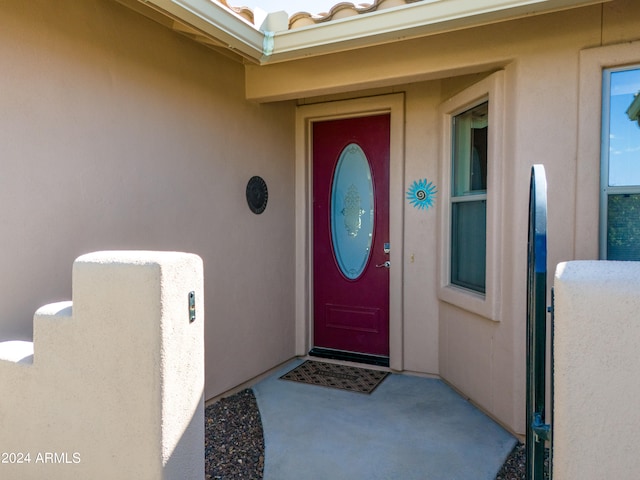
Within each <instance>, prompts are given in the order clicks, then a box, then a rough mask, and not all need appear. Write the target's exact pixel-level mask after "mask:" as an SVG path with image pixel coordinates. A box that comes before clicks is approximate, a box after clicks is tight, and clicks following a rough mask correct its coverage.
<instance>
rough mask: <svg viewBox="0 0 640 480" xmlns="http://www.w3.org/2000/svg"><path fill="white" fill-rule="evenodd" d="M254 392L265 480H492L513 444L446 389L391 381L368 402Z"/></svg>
mask: <svg viewBox="0 0 640 480" xmlns="http://www.w3.org/2000/svg"><path fill="white" fill-rule="evenodd" d="M302 361H303V360H294V361H292V362H290V363H288V364H286V365H284V366H283V367H281V368H279V369H278V370H276V371H275V372H273V373H272V374H271V375H270V376H269V377H267V378H265V379H263V380H261V381H260V382H258V383H257V384H255V385H254V386H253V387H252V388H253V391H254V394H255V396H256V400H257V403H258V407H259V409H260V415H261V417H262V425H263V429H264V441H265V466H264V479H265V480H316V479H318V480H327V479H331V480H358V479H367V480H374V479H385V480H389V479H402V480H412V479H420V480H485V479H486V480H495V478H496V474H497V473H498V471H499V470H500V467H501V466H502V464H503V462H504V460H505V458H506V457H507V456H508V455H509V452H511V450H512V449H513V447H514V446H515V444H516V438H515V437H513V436H512V435H511V434H510V433H508V432H507V431H506V430H504V429H503V428H502V427H500V426H499V425H498V424H497V423H495V422H494V421H493V420H491V419H490V418H489V417H487V416H486V415H485V414H484V413H482V412H480V411H479V410H478V409H477V408H475V407H474V406H473V405H471V404H470V403H469V402H468V401H466V400H465V399H463V398H462V397H461V396H460V395H458V394H457V393H456V392H455V391H454V390H452V389H451V388H450V387H449V386H447V385H446V384H445V383H444V382H442V381H440V380H437V379H432V378H422V377H417V376H411V375H404V374H391V375H389V376H387V378H386V379H385V380H384V381H383V382H382V384H381V385H380V386H378V388H377V389H376V390H375V391H374V392H373V393H372V394H370V395H366V394H361V393H354V392H347V391H342V390H336V389H331V388H326V387H319V386H315V385H306V384H301V383H296V382H291V381H285V380H280V379H279V377H280V376H281V375H283V374H285V373H286V372H288V371H289V370H291V369H293V368H295V367H296V366H297V365H299V364H300V363H302Z"/></svg>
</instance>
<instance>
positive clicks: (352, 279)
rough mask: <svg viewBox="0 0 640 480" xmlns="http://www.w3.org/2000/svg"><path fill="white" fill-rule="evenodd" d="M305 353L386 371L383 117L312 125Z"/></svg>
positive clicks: (386, 144) (386, 135)
mask: <svg viewBox="0 0 640 480" xmlns="http://www.w3.org/2000/svg"><path fill="white" fill-rule="evenodd" d="M312 139H313V143H312V172H313V209H312V212H313V285H314V288H313V298H314V302H313V318H314V325H313V346H314V348H313V349H312V350H311V354H315V355H320V356H329V357H332V358H342V359H347V360H356V361H361V362H365V363H374V364H378V365H388V364H389V362H388V358H389V275H390V270H391V268H392V266H391V261H390V253H391V242H390V238H389V155H390V151H389V148H390V114H388V113H385V114H379V115H372V116H362V117H354V118H343V119H337V120H327V121H321V122H315V123H313V125H312Z"/></svg>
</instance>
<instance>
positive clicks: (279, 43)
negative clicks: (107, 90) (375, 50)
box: [118, 0, 610, 65]
mask: <svg viewBox="0 0 640 480" xmlns="http://www.w3.org/2000/svg"><path fill="white" fill-rule="evenodd" d="M118 1H119V2H120V3H123V4H125V5H127V6H129V7H132V8H134V9H136V10H137V11H139V12H141V13H145V14H147V15H148V16H150V17H152V18H155V19H156V20H158V21H161V22H162V23H164V24H166V25H167V26H170V27H171V28H173V29H174V30H176V31H179V32H181V33H183V34H186V35H188V36H190V37H192V38H193V39H194V40H196V41H198V42H200V43H203V44H206V45H208V46H211V47H213V48H218V49H224V50H227V51H230V52H234V53H235V54H237V55H239V56H240V57H242V58H243V59H245V60H246V61H249V62H251V63H256V64H260V65H264V64H268V63H276V62H283V61H288V60H295V59H300V58H306V57H310V56H316V55H323V54H327V53H334V52H340V51H345V50H352V49H356V48H362V47H368V46H373V45H379V44H383V43H389V42H394V41H397V40H405V39H411V38H417V37H423V36H427V35H434V34H438V33H444V32H448V31H453V30H459V29H463V28H470V27H475V26H480V25H486V24H490V23H496V22H501V21H506V20H512V19H516V18H521V17H526V16H530V15H537V14H542V13H548V12H553V11H558V10H566V9H571V8H576V7H581V6H586V5H592V4H598V3H605V2H607V1H610V0H472V1H470V0H422V1H417V2H414V3H409V4H406V5H402V6H398V7H392V8H388V9H384V10H377V11H374V12H371V13H366V14H361V15H356V16H352V17H347V18H342V19H338V20H332V21H330V22H325V23H320V24H315V25H310V26H305V27H301V28H297V29H293V30H283V31H279V32H270V31H261V30H259V29H258V28H257V27H256V26H254V25H253V24H251V23H250V22H248V21H247V20H246V19H245V18H243V17H241V16H240V15H238V14H236V13H235V12H233V11H232V10H230V9H229V8H227V7H226V6H224V5H222V4H221V3H218V2H217V1H215V0H118ZM149 9H151V10H149ZM158 14H160V15H161V16H163V17H165V19H164V20H159V18H158Z"/></svg>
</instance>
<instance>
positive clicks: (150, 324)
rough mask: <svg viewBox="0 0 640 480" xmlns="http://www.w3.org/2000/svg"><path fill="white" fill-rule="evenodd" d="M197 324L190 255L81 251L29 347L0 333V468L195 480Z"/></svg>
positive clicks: (199, 408) (198, 475) (46, 474)
mask: <svg viewBox="0 0 640 480" xmlns="http://www.w3.org/2000/svg"><path fill="white" fill-rule="evenodd" d="M190 292H194V295H195V297H194V298H195V320H192V318H191V314H192V313H193V309H190V307H189V295H190ZM203 327H204V308H203V275H202V260H201V259H200V258H199V257H198V256H196V255H192V254H186V253H176V252H98V253H92V254H88V255H84V256H81V257H79V258H78V259H77V260H76V261H75V263H74V265H73V303H72V302H61V303H56V304H51V305H47V306H45V307H42V308H41V309H39V310H38V311H37V312H36V314H35V317H34V342H33V356H32V357H30V356H29V355H28V353H29V352H28V350H29V349H28V348H27V346H25V345H24V344H16V343H15V342H12V343H11V344H6V345H3V344H0V381H1V382H2V384H3V395H2V396H0V425H1V433H0V440H1V441H0V454H2V453H3V452H7V453H11V454H12V455H11V456H10V457H7V460H8V463H0V478H20V479H32V478H33V479H41V478H49V479H69V478H92V479H102V478H104V479H114V478H122V479H124V478H135V479H149V480H157V479H176V480H177V479H194V480H195V479H198V480H201V479H202V478H203V477H204V454H203V452H204V396H203V389H204V337H203V333H204V328H203ZM3 352H5V353H3ZM8 352H11V353H8ZM20 352H22V354H18V353H20ZM27 455H28V458H27ZM1 461H2V458H0V462H1Z"/></svg>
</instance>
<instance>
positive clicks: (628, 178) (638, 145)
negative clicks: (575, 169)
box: [600, 65, 640, 261]
mask: <svg viewBox="0 0 640 480" xmlns="http://www.w3.org/2000/svg"><path fill="white" fill-rule="evenodd" d="M602 86H603V89H602V90H603V92H602V152H601V175H600V183H601V198H600V258H603V259H606V260H636V261H637V260H640V65H635V66H628V67H619V68H607V69H604V70H603V81H602Z"/></svg>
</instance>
